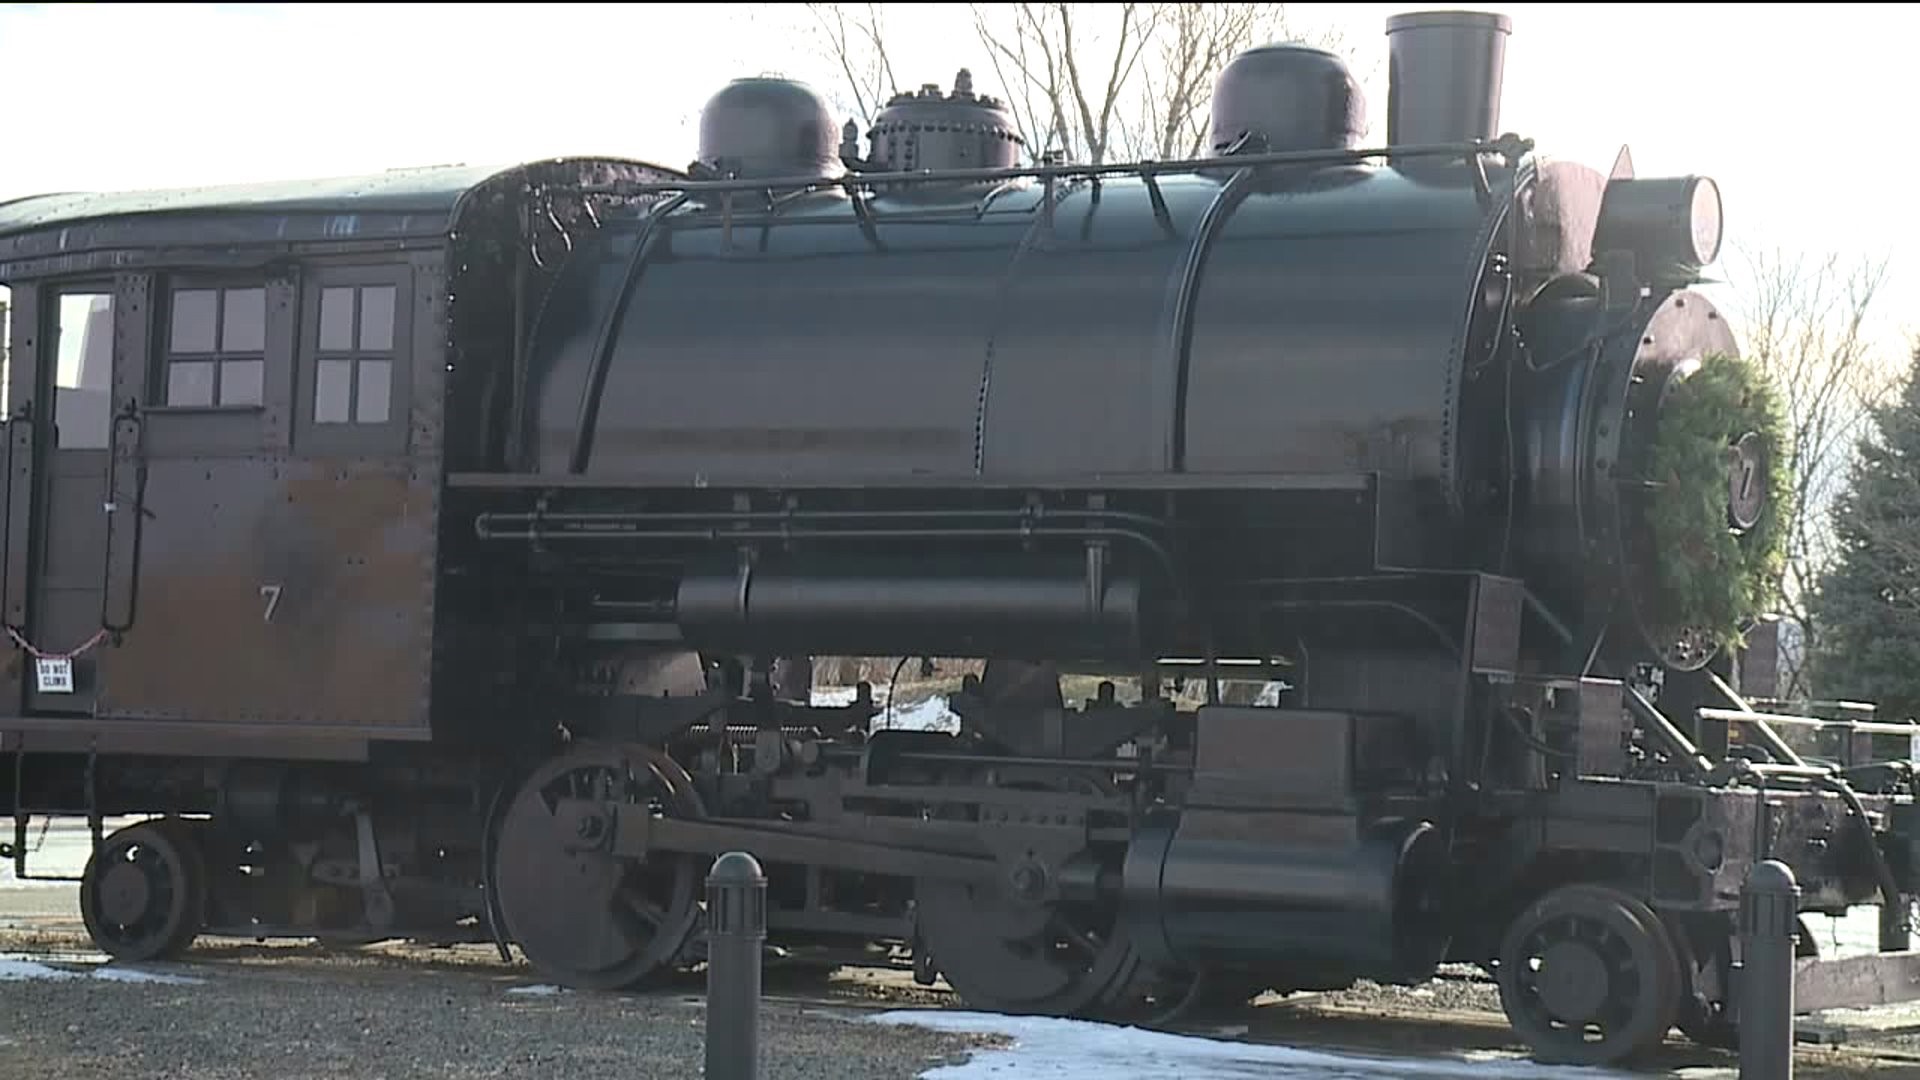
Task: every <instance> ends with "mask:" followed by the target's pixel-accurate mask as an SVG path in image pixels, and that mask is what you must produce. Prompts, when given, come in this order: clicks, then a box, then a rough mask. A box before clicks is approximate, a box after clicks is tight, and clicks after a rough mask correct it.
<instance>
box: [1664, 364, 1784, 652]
mask: <svg viewBox="0 0 1920 1080" xmlns="http://www.w3.org/2000/svg"><path fill="white" fill-rule="evenodd" d="M1749 434H1752V435H1756V436H1758V441H1759V443H1760V446H1761V448H1762V453H1763V454H1764V459H1763V461H1762V464H1761V469H1762V472H1761V475H1760V477H1759V480H1760V481H1761V482H1762V483H1763V484H1764V485H1765V489H1764V497H1763V499H1762V502H1761V506H1760V511H1759V516H1758V518H1757V519H1756V520H1755V521H1754V523H1753V524H1752V526H1751V527H1749V528H1746V529H1740V528H1738V527H1737V524H1736V522H1735V521H1734V518H1733V515H1732V512H1731V511H1730V509H1729V505H1728V490H1729V486H1730V477H1731V469H1732V467H1733V465H1734V464H1735V450H1734V446H1735V444H1736V443H1737V442H1739V441H1740V440H1741V439H1742V438H1743V437H1744V436H1747V435H1749ZM1789 445H1790V444H1789V435H1788V429H1787V420H1786V411H1785V409H1784V408H1782V405H1781V400H1780V395H1779V393H1778V391H1777V390H1776V389H1775V387H1774V386H1773V384H1772V381H1771V380H1769V379H1768V378H1767V375H1766V373H1765V372H1764V371H1762V370H1761V369H1760V368H1759V367H1758V366H1756V365H1755V364H1753V363H1752V362H1750V361H1747V360H1743V359H1741V358H1739V357H1736V356H1729V355H1726V354H1723V353H1713V354H1709V355H1708V356H1706V357H1703V358H1702V359H1701V361H1700V367H1699V368H1698V369H1697V370H1696V371H1694V373H1693V374H1692V375H1690V376H1688V377H1686V378H1685V379H1682V380H1680V381H1679V382H1678V383H1677V384H1675V385H1674V386H1673V387H1672V389H1671V390H1670V391H1669V394H1668V397H1667V400H1666V402H1665V403H1664V405H1663V406H1662V408H1661V410H1660V423H1659V427H1658V429H1657V430H1656V432H1655V434H1654V438H1653V444H1652V446H1651V447H1650V448H1649V451H1648V457H1647V470H1646V474H1645V475H1646V480H1647V481H1648V494H1649V498H1648V502H1647V518H1646V522H1647V528H1648V530H1649V533H1650V534H1651V535H1650V539H1651V541H1652V546H1653V565H1654V570H1655V573H1654V576H1655V580H1656V585H1657V590H1658V596H1659V601H1658V608H1659V613H1660V615H1661V616H1662V620H1661V621H1663V622H1665V623H1666V624H1668V625H1670V626H1675V627H1697V628H1699V629H1700V630H1702V631H1704V632H1705V633H1706V634H1707V635H1708V636H1709V637H1710V638H1711V639H1712V640H1713V642H1714V643H1715V644H1716V645H1719V646H1721V647H1722V648H1725V647H1729V646H1732V645H1737V644H1739V643H1740V641H1741V638H1742V633H1743V631H1744V629H1745V627H1746V626H1747V625H1748V623H1750V622H1751V620H1753V619H1754V618H1756V617H1758V616H1759V615H1761V614H1763V613H1764V612H1765V611H1766V610H1767V609H1768V608H1769V607H1770V606H1771V605H1772V604H1773V603H1774V602H1775V600H1776V599H1777V597H1778V593H1779V584H1780V580H1781V575H1782V574H1783V572H1784V571H1785V568H1786V557H1787V531H1788V528H1789V525H1790V523H1791V521H1792V512H1793V505H1792V504H1793V487H1792V479H1791V469H1790V466H1789V462H1788V447H1789Z"/></svg>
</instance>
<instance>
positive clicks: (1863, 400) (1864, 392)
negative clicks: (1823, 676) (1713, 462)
mask: <svg viewBox="0 0 1920 1080" xmlns="http://www.w3.org/2000/svg"><path fill="white" fill-rule="evenodd" d="M1743 261H1744V262H1745V263H1746V271H1745V273H1744V274H1741V275H1739V277H1741V278H1744V280H1740V281H1737V282H1736V283H1735V290H1736V296H1737V299H1736V300H1735V301H1734V303H1733V305H1732V311H1731V312H1730V314H1733V315H1735V316H1736V320H1737V322H1736V324H1737V325H1739V326H1740V329H1741V335H1740V336H1741V351H1742V353H1743V354H1745V355H1746V356H1747V357H1749V358H1750V359H1752V360H1754V361H1755V362H1756V363H1758V364H1759V365H1760V366H1761V367H1762V368H1764V369H1765V370H1766V371H1767V372H1768V373H1769V374H1770V375H1771V376H1772V377H1773V379H1774V381H1775V385H1776V386H1777V387H1778V388H1779V390H1780V394H1781V397H1782V399H1783V404H1784V406H1785V409H1786V413H1787V423H1788V426H1789V428H1790V430H1791V432H1792V439H1793V442H1792V446H1791V448H1790V449H1791V453H1792V459H1791V460H1792V466H1793V468H1792V475H1793V478H1794V487H1795V490H1794V499H1795V508H1796V511H1795V516H1794V519H1793V521H1792V524H1791V525H1790V527H1789V529H1788V536H1787V567H1786V579H1785V581H1783V582H1782V583H1781V594H1782V597H1783V599H1782V601H1781V606H1782V611H1781V612H1780V614H1782V615H1783V616H1785V617H1786V618H1788V619H1790V620H1792V622H1793V623H1795V624H1797V626H1798V627H1799V631H1800V634H1801V641H1800V643H1799V647H1797V648H1795V649H1793V650H1792V651H1791V652H1788V653H1786V654H1785V655H1784V656H1783V660H1784V668H1783V672H1782V675H1783V681H1782V684H1781V695H1782V696H1783V697H1786V698H1788V699H1790V700H1791V699H1796V698H1801V697H1804V696H1806V695H1807V694H1808V692H1809V691H1810V689H1811V687H1810V684H1809V670H1808V664H1807V660H1808V658H1810V657H1812V656H1814V655H1816V651H1817V648H1818V644H1819V632H1820V628H1819V625H1818V621H1817V619H1816V618H1815V615H1814V612H1813V601H1814V597H1815V593H1816V591H1817V589H1818V586H1819V582H1820V580H1821V577H1822V575H1823V574H1824V572H1825V571H1826V569H1827V568H1828V567H1829V566H1830V565H1831V563H1832V559H1833V556H1834V541H1833V532H1832V529H1831V518H1830V514H1831V511H1832V507H1833V500H1834V498H1835V496H1836V495H1838V494H1839V493H1840V491H1841V490H1842V488H1843V487H1844V485H1845V482H1846V475H1847V467H1848V464H1849V463H1850V462H1851V461H1852V458H1853V453H1854V447H1855V445H1856V442H1857V440H1858V438H1859V436H1860V435H1861V433H1862V431H1863V426H1862V425H1864V424H1866V423H1868V422H1869V419H1870V409H1871V408H1872V407H1873V406H1874V405H1876V404H1877V403H1879V402H1881V401H1883V400H1884V399H1885V397H1886V395H1887V394H1888V393H1889V392H1890V391H1891V390H1892V389H1893V388H1894V386H1895V381H1894V379H1893V378H1892V377H1891V374H1890V371H1889V369H1888V368H1887V367H1886V366H1884V365H1881V364H1878V363H1876V362H1875V360H1876V357H1875V348H1874V342H1873V341H1872V340H1871V338H1870V334H1869V331H1868V315H1869V313H1870V311H1871V309H1872V307H1873V305H1874V302H1875V300H1876V298H1877V297H1878V295H1879V292H1880V289H1881V286H1882V284H1883V283H1884V282H1885V279H1886V269H1887V267H1886V262H1885V261H1884V260H1881V261H1873V260H1868V259H1860V260H1857V261H1855V262H1854V263H1852V264H1851V265H1842V260H1841V257H1840V256H1838V255H1826V256H1822V257H1818V258H1816V259H1809V258H1808V257H1807V256H1804V255H1801V256H1790V255H1787V254H1785V253H1783V252H1777V251H1776V252H1763V253H1759V254H1756V255H1753V256H1751V257H1748V258H1746V259H1745V260H1743ZM1783 652H1784V650H1783Z"/></svg>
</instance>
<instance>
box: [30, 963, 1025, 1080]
mask: <svg viewBox="0 0 1920 1080" xmlns="http://www.w3.org/2000/svg"><path fill="white" fill-rule="evenodd" d="M45 944H46V943H45V942H43V943H42V945H43V947H44V945H45ZM0 947H3V948H6V949H7V950H8V951H15V949H14V945H13V944H11V943H0ZM215 948H216V949H217V948H218V945H216V946H215ZM256 951H259V952H264V951H266V950H256ZM271 951H272V952H275V953H284V954H285V955H282V956H280V957H278V958H277V959H276V960H275V961H272V962H266V961H264V960H260V961H250V960H246V959H239V958H235V959H219V960H211V958H209V960H199V959H198V957H199V953H200V950H196V952H195V953H194V954H190V957H191V958H192V959H194V960H195V961H196V962H190V963H181V964H151V965H142V966H141V967H140V970H142V971H146V972H155V973H163V974H168V975H176V976H188V977H192V978H197V979H201V980H203V981H202V982H200V983H197V984H192V985H169V984H158V985H156V984H137V985H136V984H127V983H122V982H112V981H105V980H102V979H99V978H90V977H82V978H73V979H67V980H59V981H48V980H29V981H0V1076H4V1077H7V1078H9V1080H80V1078H82V1077H84V1078H87V1080H103V1078H110V1080H136V1078H137V1080H161V1078H168V1080H171V1078H175V1077H179V1078H183V1080H185V1078H192V1080H231V1078H242V1077H244V1078H257V1077H276V1078H279V1077H284V1078H289V1080H291V1078H295V1077H314V1078H323V1077H324V1078H333V1077H340V1078H347V1077H351V1078H353V1080H402V1078H415V1077H420V1078H432V1077H462V1078H465V1077H489V1078H492V1077H522V1076H525V1077H552V1076H559V1075H602V1076H618V1077H663V1078H664V1077H697V1076H699V1075H700V1073H701V1063H702V1059H703V1056H704V1052H705V1050H704V1048H705V1037H706V1034H705V1023H704V1017H703V1012H704V1010H703V1008H702V1000H701V997H700V996H699V995H698V994H697V993H690V994H683V993H675V992H671V991H669V992H665V993H656V994H651V995H601V994H572V993H563V994H546V993H535V994H525V993H512V992H509V991H510V989H511V988H514V987H520V988H527V987H530V986H534V985H536V984H535V983H534V982H533V980H531V979H525V978H515V977H512V976H503V975H501V974H499V973H497V972H496V973H490V972H486V971H485V970H484V969H477V970H469V971H448V970H446V967H465V966H467V965H463V964H459V963H454V964H447V965H419V964H404V963H394V962H391V961H388V960H386V959H385V958H384V957H382V956H381V955H380V954H378V953H375V954H373V955H372V956H371V957H368V958H362V957H353V956H325V955H321V954H318V953H317V951H306V950H297V949H286V950H281V949H274V950H271ZM18 954H19V952H18V951H15V955H18ZM43 955H47V954H44V953H43ZM209 961H211V962H209ZM495 964H496V966H497V964H498V962H497V959H496V961H495ZM410 968H411V970H409V969H410ZM436 968H437V969H438V970H435V969H436ZM73 969H74V970H78V971H86V970H87V968H86V966H84V965H73ZM1000 1044H1001V1041H1000V1040H996V1039H990V1038H983V1037H972V1036H959V1035H949V1034H942V1033H936V1032H930V1031H923V1030H919V1029H913V1028H901V1027H895V1026H883V1025H879V1024H874V1023H870V1022H866V1021H864V1020H863V1018H862V1017H861V1015H860V1010H858V1009H855V1008H850V1007H838V1008H836V1007H834V1006H832V1005H823V1004H806V1003H799V1002H793V1001H782V1000H770V1001H768V1002H767V1003H766V1004H765V1005H764V1007H763V1011H762V1014H761V1049H762V1055H763V1060H764V1061H765V1064H766V1072H765V1076H766V1080H911V1078H913V1077H917V1076H919V1075H920V1074H921V1073H923V1072H925V1071H926V1070H928V1069H930V1068H933V1067H935V1066H937V1065H939V1064H942V1063H946V1062H952V1061H960V1060H964V1058H965V1057H966V1055H967V1052H968V1050H969V1049H970V1048H974V1047H981V1046H992V1045H1000ZM583 1066H584V1067H587V1068H589V1069H590V1070H592V1071H590V1072H586V1073H582V1072H580V1070H581V1068H582V1067H583Z"/></svg>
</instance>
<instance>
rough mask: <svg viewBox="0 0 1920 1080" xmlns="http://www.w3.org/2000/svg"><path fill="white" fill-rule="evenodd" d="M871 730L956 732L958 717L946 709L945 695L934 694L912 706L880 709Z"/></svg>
mask: <svg viewBox="0 0 1920 1080" xmlns="http://www.w3.org/2000/svg"><path fill="white" fill-rule="evenodd" d="M873 730H874V731H947V732H957V731H959V730H960V717H959V716H958V715H957V714H956V713H955V712H954V711H953V710H952V709H950V708H948V707H947V696H946V695H945V694H935V695H934V696H933V697H930V698H928V699H926V700H925V701H919V702H915V703H914V704H912V705H900V706H896V707H893V708H886V709H881V710H880V711H879V713H877V714H875V716H874V718H873Z"/></svg>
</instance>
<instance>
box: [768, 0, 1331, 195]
mask: <svg viewBox="0 0 1920 1080" xmlns="http://www.w3.org/2000/svg"><path fill="white" fill-rule="evenodd" d="M887 7H888V5H886V4H807V5H805V7H804V10H805V11H806V13H807V22H806V26H805V30H806V31H807V32H809V33H810V34H811V35H812V36H813V38H814V39H815V43H816V52H817V55H818V56H819V58H820V59H821V60H822V61H824V62H825V63H826V64H827V65H829V66H830V67H831V69H832V72H833V74H832V76H831V79H832V82H833V84H834V86H835V89H834V90H830V91H828V92H829V94H830V95H831V96H832V97H833V98H834V99H835V101H834V104H835V105H836V106H837V107H843V108H845V109H847V110H848V111H849V113H850V115H852V116H854V117H855V118H857V119H858V121H859V122H860V124H861V126H863V127H871V126H872V124H873V120H874V117H875V116H876V115H877V114H878V113H879V111H880V109H881V108H882V107H884V106H885V104H886V102H887V99H888V98H889V97H891V96H892V94H893V93H894V92H896V91H898V90H901V89H906V88H907V87H905V86H903V85H902V84H901V83H900V80H899V79H898V77H897V76H896V74H895V72H894V67H893V61H892V52H891V50H890V48H889V40H888V33H887V26H886V9H887ZM969 8H970V11H971V13H972V17H973V27H974V32H975V35H976V36H977V37H978V39H979V42H980V46H981V48H982V50H984V53H985V58H984V61H985V62H984V63H983V64H976V65H974V67H975V70H976V73H977V74H978V75H979V76H980V77H981V78H982V79H983V80H984V79H985V78H986V77H987V76H989V75H991V77H992V80H993V82H994V83H996V84H997V86H998V90H997V92H996V93H995V96H997V97H1000V98H1001V99H1002V100H1004V101H1005V103H1006V105H1007V108H1008V111H1009V112H1010V113H1011V114H1012V117H1013V123H1014V127H1015V129H1016V130H1017V131H1018V132H1019V133H1020V136H1021V138H1022V139H1023V140H1024V141H1025V143H1026V147H1027V152H1028V154H1029V156H1030V157H1031V158H1032V159H1033V160H1035V161H1038V160H1041V159H1042V158H1043V157H1044V156H1045V155H1046V154H1047V153H1048V152H1050V151H1051V152H1055V153H1058V154H1059V155H1060V156H1062V157H1063V158H1065V159H1066V160H1068V161H1076V162H1084V163H1088V164H1101V163H1104V162H1106V161H1107V160H1109V159H1110V158H1112V157H1115V156H1118V155H1126V156H1129V157H1136V158H1141V157H1147V158H1158V159H1161V160H1166V159H1169V158H1175V157H1193V156H1197V155H1198V154H1199V153H1200V152H1201V151H1202V150H1203V149H1205V141H1206V135H1207V127H1208V123H1207V115H1208V107H1209V106H1210V105H1211V104H1212V101H1213V86H1214V81H1215V80H1216V79H1218V78H1219V76H1220V71H1221V69H1222V68H1224V67H1225V66H1226V64H1227V62H1228V61H1229V60H1231V59H1232V58H1233V57H1234V55H1235V54H1237V53H1238V52H1240V51H1241V50H1243V49H1245V48H1247V47H1249V46H1252V45H1256V44H1260V43H1262V42H1266V41H1274V40H1301V41H1308V42H1310V43H1313V44H1318V45H1321V46H1323V47H1327V48H1332V49H1334V50H1336V51H1340V52H1347V51H1349V50H1347V49H1345V47H1344V46H1343V44H1342V43H1341V40H1340V38H1339V36H1338V35H1337V34H1334V33H1328V32H1315V31H1306V30H1304V29H1303V28H1301V27H1297V26H1295V25H1294V24H1293V23H1292V22H1291V21H1290V20H1289V19H1288V15H1287V6H1286V5H1285V4H1141V3H1123V4H1036V3H1017V4H972V5H969ZM916 85H917V84H916ZM990 92H991V91H990Z"/></svg>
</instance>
